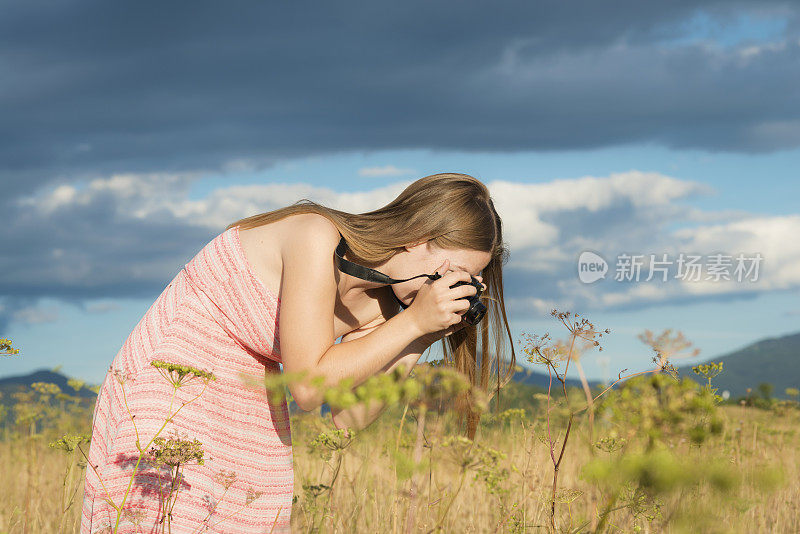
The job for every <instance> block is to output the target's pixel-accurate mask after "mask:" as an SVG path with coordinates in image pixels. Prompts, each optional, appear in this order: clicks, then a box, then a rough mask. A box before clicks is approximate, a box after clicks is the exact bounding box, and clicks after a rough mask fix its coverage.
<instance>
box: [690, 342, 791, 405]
mask: <svg viewBox="0 0 800 534" xmlns="http://www.w3.org/2000/svg"><path fill="white" fill-rule="evenodd" d="M720 361H721V362H724V365H723V367H722V374H720V375H719V376H718V377H716V378H714V379H713V380H712V384H714V386H715V387H717V388H718V389H719V391H718V393H721V392H723V391H725V390H728V391H730V393H731V397H732V398H736V397H744V396H745V395H747V388H752V389H753V391H752V392H751V395H753V396H757V395H758V385H759V384H760V383H761V382H769V383H770V384H772V385H773V386H774V387H775V389H774V392H773V396H774V397H777V398H787V396H786V394H785V393H784V390H785V389H786V388H790V387H791V388H800V333H797V334H791V335H787V336H782V337H776V338H766V339H762V340H760V341H756V342H755V343H753V344H751V345H747V346H746V347H744V348H742V349H739V350H737V351H734V352H731V353H728V354H723V355H722V356H718V357H716V358H710V359H708V360H706V361H705V362H702V363H707V362H720ZM693 365H697V364H696V363H695V364H692V365H686V366H683V367H678V371H679V372H680V374H681V376H689V377H691V378H693V379H695V380H697V381H698V382H700V381H701V379H700V378H699V377H697V375H695V374H694V373H693V372H692V366H693Z"/></svg>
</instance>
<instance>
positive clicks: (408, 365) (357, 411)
mask: <svg viewBox="0 0 800 534" xmlns="http://www.w3.org/2000/svg"><path fill="white" fill-rule="evenodd" d="M374 328H376V327H372V328H369V329H360V330H355V331H353V332H350V333H349V334H345V335H344V336H342V343H348V342H352V340H354V339H358V338H360V337H363V336H365V335H367V334H368V333H370V332H371V331H372V329H374ZM427 348H428V346H427V345H425V344H424V343H420V342H419V340H417V341H413V342H411V343H410V344H409V345H408V346H407V347H406V348H405V349H403V351H401V352H400V354H398V355H397V357H396V358H395V359H394V360H392V361H391V362H389V364H388V365H386V366H385V367H384V368H383V369H381V372H383V373H387V374H388V373H392V372H393V371H394V370H395V368H397V367H398V366H400V367H401V368H402V369H403V375H402V376H403V378H402V380H405V379H406V378H408V375H409V374H410V373H411V369H413V368H414V366H415V365H416V364H417V361H418V360H419V358H420V356H421V355H422V354H423V353H424V352H425V350H426V349H427ZM386 407H387V404H386V403H385V402H382V401H379V400H376V399H373V400H371V401H370V402H369V403H359V404H355V405H353V406H351V407H350V408H347V409H335V408H331V419H332V420H333V424H334V425H335V426H336V428H339V429H346V428H353V429H355V430H362V429H363V428H366V427H367V426H369V425H370V424H371V423H372V422H373V421H375V419H377V418H378V416H379V415H380V414H381V413H383V411H384V410H385V409H386Z"/></svg>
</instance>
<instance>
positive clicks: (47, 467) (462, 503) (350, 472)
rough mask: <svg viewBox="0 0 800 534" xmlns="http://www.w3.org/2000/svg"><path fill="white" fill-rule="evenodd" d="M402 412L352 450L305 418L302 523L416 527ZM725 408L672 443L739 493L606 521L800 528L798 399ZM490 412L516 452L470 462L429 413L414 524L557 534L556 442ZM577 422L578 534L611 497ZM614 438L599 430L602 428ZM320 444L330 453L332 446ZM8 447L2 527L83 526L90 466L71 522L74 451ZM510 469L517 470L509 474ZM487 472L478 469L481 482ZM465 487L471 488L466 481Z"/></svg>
mask: <svg viewBox="0 0 800 534" xmlns="http://www.w3.org/2000/svg"><path fill="white" fill-rule="evenodd" d="M395 408H397V409H392V410H390V411H388V412H387V413H386V414H385V415H384V416H383V417H382V418H381V419H379V420H378V421H377V422H376V423H375V424H373V425H372V426H370V427H369V428H367V429H365V430H364V431H363V432H361V433H359V434H358V435H356V436H355V438H354V439H353V440H352V442H350V444H349V446H347V447H346V448H344V449H340V450H330V449H325V448H324V447H323V448H322V449H320V448H317V449H312V448H310V447H309V446H308V444H309V443H310V442H311V441H312V440H313V439H314V438H316V437H317V436H318V435H319V434H320V433H321V432H328V434H329V435H330V434H331V431H332V430H333V425H332V424H331V422H330V418H329V417H328V418H320V417H319V416H318V415H316V414H298V415H295V416H293V420H292V429H293V442H294V455H295V494H296V496H297V501H296V502H295V504H294V507H293V510H292V516H293V517H292V524H293V529H294V531H295V532H310V531H314V532H332V533H333V532H343V533H344V532H347V533H350V532H404V531H405V527H406V519H407V517H408V512H409V510H408V504H409V499H408V495H407V492H408V488H409V485H410V480H409V479H408V478H405V479H404V478H403V474H405V475H408V474H409V473H410V471H409V470H408V469H409V468H408V466H407V465H406V464H403V462H402V461H400V462H399V463H398V460H397V459H396V457H395V456H393V455H392V451H394V450H395V449H398V450H399V451H400V452H401V453H403V452H405V455H406V456H410V455H411V450H412V449H413V446H414V442H415V439H416V428H415V425H414V421H413V418H411V417H409V415H407V416H406V420H405V422H404V430H403V433H402V434H401V435H400V441H399V447H398V440H397V437H398V426H399V424H398V423H399V420H400V414H401V413H402V411H401V410H399V407H395ZM720 412H721V414H722V417H723V420H724V429H723V432H722V433H721V434H720V435H719V436H716V437H713V438H710V439H708V440H707V441H705V442H704V443H703V444H702V445H700V446H694V445H690V442H689V441H688V440H685V441H684V442H683V443H680V444H678V445H676V446H675V447H674V448H673V449H672V451H673V452H675V453H676V454H677V455H678V457H680V458H683V459H685V460H687V463H688V465H701V464H703V463H705V462H709V461H712V460H722V461H724V462H726V463H727V464H729V465H730V468H731V470H733V471H734V472H735V473H738V474H740V475H741V476H742V481H741V484H739V485H737V486H736V487H735V488H733V489H732V490H731V491H729V492H716V491H714V490H713V489H712V485H711V484H709V483H706V482H701V483H700V484H699V485H696V487H685V488H682V489H680V490H679V491H675V492H672V493H665V494H663V495H660V496H659V501H658V502H659V503H660V505H661V512H662V518H661V519H654V521H653V522H652V523H650V522H649V521H648V520H647V519H646V518H644V516H643V515H640V516H639V518H638V519H636V518H635V515H634V513H632V510H631V508H621V509H619V510H616V511H614V512H612V514H611V515H610V519H609V521H608V523H607V525H606V528H607V529H608V530H607V531H609V532H637V531H641V532H746V533H751V532H798V531H800V519H798V518H800V482H798V479H797V477H796V476H794V475H795V474H797V473H798V467H799V466H798V454H797V451H798V435H797V432H796V430H797V428H798V426H797V424H798V411H797V410H796V409H795V408H791V409H788V410H784V413H776V412H775V411H766V410H758V409H754V408H750V407H748V408H746V409H745V408H743V407H739V406H724V407H720ZM486 419H487V423H485V424H482V425H481V429H480V431H479V434H478V436H477V437H476V441H475V443H476V444H477V445H483V446H484V447H488V448H490V449H494V450H497V451H499V452H501V453H505V454H506V455H507V456H506V457H505V458H497V461H496V462H492V459H493V458H492V457H491V456H486V457H484V458H483V460H484V463H481V460H480V458H477V459H475V460H474V461H473V462H472V464H471V467H468V468H467V469H466V470H464V471H462V470H461V468H460V466H459V465H458V464H457V463H456V461H455V460H456V456H457V455H456V456H454V455H453V454H452V450H453V446H450V447H447V446H444V445H443V442H444V440H445V439H446V438H447V437H448V436H452V435H454V432H453V429H452V427H451V423H452V421H451V419H450V416H449V415H446V414H445V415H441V416H440V415H437V414H432V413H429V414H428V418H427V424H426V426H425V432H424V443H426V445H425V447H424V449H423V450H424V453H423V456H422V459H423V461H422V463H421V466H420V471H419V472H418V474H417V476H418V482H419V494H418V499H417V502H416V505H415V507H414V510H415V519H416V529H415V530H414V531H415V532H431V531H435V529H436V527H437V525H438V526H439V531H441V532H540V531H541V532H546V531H547V527H548V524H549V521H548V511H549V506H550V504H549V492H550V490H551V485H552V462H551V460H550V449H549V448H548V447H547V445H546V444H545V442H544V441H542V440H541V439H540V438H539V437H537V436H540V437H541V436H542V434H543V429H544V427H543V421H542V420H541V419H540V418H539V419H537V420H533V419H532V418H531V416H530V415H529V414H528V415H527V416H526V417H525V419H520V418H518V417H511V418H510V419H509V420H508V421H506V422H505V423H504V424H503V425H502V426H501V425H499V424H498V423H495V422H488V419H489V418H486ZM601 428H602V427H601ZM573 431H576V434H575V435H574V441H572V442H571V446H569V447H568V448H567V451H566V453H565V459H564V461H563V463H562V466H561V472H560V475H559V488H560V490H559V505H558V509H557V519H556V524H557V525H558V527H559V530H561V531H568V529H567V528H566V527H567V526H568V525H571V526H572V528H573V529H575V528H576V527H579V526H580V525H581V524H583V523H584V522H585V521H589V524H587V525H586V526H584V527H583V528H582V529H580V530H577V531H578V532H591V531H592V530H591V520H590V518H591V517H592V515H593V514H595V513H596V512H595V506H597V507H598V509H601V508H602V506H603V503H605V502H606V499H607V498H608V496H607V495H606V494H603V493H601V491H600V489H599V487H598V485H597V484H595V483H591V482H589V481H587V480H586V479H585V478H583V477H582V476H581V468H582V467H583V466H584V465H586V464H587V463H588V462H589V461H590V460H591V458H592V452H591V450H590V448H589V447H588V446H587V444H586V435H585V432H586V425H585V424H581V423H579V424H577V426H574V427H573ZM602 434H603V432H602V430H601V431H600V432H599V433H598V435H602ZM334 438H335V436H334ZM334 441H335V439H334ZM456 445H457V443H456ZM322 450H327V451H328V453H330V454H329V455H324V454H321V451H322ZM0 451H2V454H0V470H2V473H3V484H2V489H1V491H2V496H0V531H2V532H9V533H15V532H58V531H59V529H60V528H63V531H64V532H77V531H78V529H77V526H78V522H79V514H80V506H81V498H82V495H81V488H80V487H79V486H80V483H81V481H82V471H81V470H76V471H75V472H73V473H72V475H71V478H69V479H68V480H67V484H68V485H70V484H72V485H75V487H76V488H77V493H76V495H75V500H74V504H73V505H72V506H71V507H70V508H69V510H68V511H67V512H66V514H64V516H63V517H64V521H63V525H62V513H61V503H62V502H65V501H64V499H65V494H64V473H65V472H66V470H67V467H68V465H69V464H70V462H71V458H72V457H71V456H70V455H69V454H66V453H64V452H63V451H59V450H54V449H52V448H50V447H49V446H48V440H47V439H46V438H45V436H42V437H39V438H14V437H12V436H9V435H8V434H7V435H6V439H4V440H3V441H2V443H0ZM462 452H463V450H462ZM594 454H595V455H596V456H598V457H603V456H606V457H607V456H610V455H613V454H618V453H613V452H612V453H606V452H603V451H600V450H599V449H596V448H595V452H594ZM328 456H330V457H329V458H328ZM340 457H341V467H340V468H339V471H338V475H337V476H336V479H335V481H334V482H333V484H332V489H331V490H330V491H328V490H326V489H325V486H326V485H331V479H332V475H333V471H334V469H335V467H336V465H337V463H338V460H339V458H340ZM461 457H462V458H463V454H462V456H461ZM397 465H400V467H401V468H400V470H399V471H400V477H399V478H398V476H397V475H396V472H395V466H397ZM768 466H773V467H775V468H778V469H779V470H780V471H782V472H783V473H785V474H786V475H787V477H786V480H785V483H784V484H781V483H776V485H775V486H774V487H772V488H771V487H770V486H768V485H767V486H765V485H764V484H765V482H764V481H763V480H762V479H764V478H766V479H767V482H769V477H764V476H763V475H764V473H765V472H768V471H765V469H766V468H767V467H768ZM504 469H505V470H507V476H503V473H504V471H503V470H504ZM476 473H479V474H478V476H477V479H475V475H476ZM481 474H482V475H483V476H481ZM493 474H494V475H495V476H498V478H497V480H496V481H495V484H491V479H492V475H493ZM462 478H463V480H462ZM487 479H488V480H489V481H490V482H489V483H487ZM759 480H761V482H759ZM459 484H461V488H460V490H459V491H457V488H458V487H459ZM314 486H316V488H314ZM575 490H577V491H575ZM315 494H316V496H315ZM454 494H455V497H454ZM453 497H454V498H453ZM67 499H68V497H67ZM451 499H452V504H450V501H451ZM618 504H619V502H618ZM643 505H644V506H643V508H642V512H643V513H644V514H646V513H647V511H648V510H650V511H652V507H650V508H648V506H647V503H646V502H645V503H643ZM667 517H669V519H668V521H667V520H666V518H667ZM562 529H563V530H562Z"/></svg>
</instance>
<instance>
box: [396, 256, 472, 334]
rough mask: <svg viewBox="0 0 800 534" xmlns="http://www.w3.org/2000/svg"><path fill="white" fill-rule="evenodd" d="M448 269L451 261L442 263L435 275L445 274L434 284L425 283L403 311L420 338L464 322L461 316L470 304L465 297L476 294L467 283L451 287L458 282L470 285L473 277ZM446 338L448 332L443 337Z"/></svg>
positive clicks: (431, 282)
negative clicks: (410, 318)
mask: <svg viewBox="0 0 800 534" xmlns="http://www.w3.org/2000/svg"><path fill="white" fill-rule="evenodd" d="M449 266H450V260H444V263H443V264H442V265H440V266H439V268H438V269H436V273H437V274H441V273H445V274H444V275H443V276H442V277H441V278H439V279H438V280H435V281H432V280H430V279H428V280H426V281H425V283H424V284H423V285H422V286H421V287H420V288H419V291H417V295H416V296H415V297H414V301H413V302H412V303H411V305H410V306H409V307H408V309H407V310H406V311H405V313H408V314H409V315H411V317H412V319H413V320H414V322H415V323H416V326H417V327H418V329H419V332H421V333H422V335H423V336H424V335H427V334H431V333H436V332H439V331H442V330H445V331H446V330H447V329H448V328H449V327H451V326H454V325H458V324H459V323H460V322H461V321H462V319H463V313H464V312H465V311H467V310H468V309H469V301H468V300H467V299H465V298H464V297H471V296H473V295H475V294H476V293H477V290H476V289H475V287H474V286H472V285H470V284H469V283H467V284H464V285H460V286H458V287H451V286H453V285H454V284H456V283H457V282H459V281H464V282H470V281H472V277H471V276H470V274H469V273H468V272H466V271H448V267H449ZM446 334H447V332H445V333H443V334H442V336H443V335H446ZM440 337H441V336H440Z"/></svg>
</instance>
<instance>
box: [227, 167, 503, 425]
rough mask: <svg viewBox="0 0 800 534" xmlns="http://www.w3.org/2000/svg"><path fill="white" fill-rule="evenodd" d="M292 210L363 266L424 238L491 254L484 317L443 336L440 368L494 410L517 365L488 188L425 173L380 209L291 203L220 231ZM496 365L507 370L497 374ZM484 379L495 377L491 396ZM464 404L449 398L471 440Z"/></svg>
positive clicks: (469, 411)
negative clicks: (325, 224)
mask: <svg viewBox="0 0 800 534" xmlns="http://www.w3.org/2000/svg"><path fill="white" fill-rule="evenodd" d="M297 213H317V214H320V215H323V216H324V217H327V218H328V219H329V220H330V221H331V222H332V223H333V224H334V225H335V226H336V227H337V228H338V229H339V232H341V234H342V236H344V238H345V240H346V241H347V246H348V251H349V252H350V254H351V255H352V261H354V262H356V263H360V264H362V265H365V266H367V267H370V266H374V265H377V264H380V263H382V262H384V261H386V260H388V259H389V258H391V257H392V256H393V255H394V254H396V253H397V252H398V251H399V250H400V249H402V248H403V246H404V245H406V244H409V243H418V242H424V241H428V240H430V242H431V243H432V244H434V245H436V246H437V247H440V248H443V249H470V250H478V251H481V252H490V253H491V260H490V261H489V263H488V265H487V266H486V268H485V269H484V270H483V271H482V272H481V273H480V275H481V277H482V278H483V283H484V284H485V285H486V290H485V291H484V292H483V294H482V296H481V298H482V302H483V303H484V304H485V305H486V308H487V309H486V315H485V316H484V318H483V320H482V321H481V322H480V323H479V324H477V325H475V326H467V327H465V328H462V329H460V330H459V331H457V332H455V333H453V334H451V335H450V336H447V337H445V338H442V353H443V355H444V363H445V365H450V366H452V367H454V368H455V369H457V370H458V371H460V372H461V373H463V374H464V375H466V377H467V378H468V379H469V381H470V383H471V384H472V385H473V386H476V387H478V388H480V389H481V390H482V391H483V392H485V393H486V394H487V396H488V398H489V399H491V398H492V397H493V396H494V394H495V393H497V401H496V409H497V410H498V411H499V409H500V389H501V388H502V387H503V386H505V384H507V383H508V382H509V381H510V380H511V378H512V376H513V373H514V368H515V366H516V355H515V353H514V342H513V338H512V335H511V330H510V328H509V326H508V319H507V317H506V310H505V304H504V301H503V264H505V263H506V262H507V261H508V254H509V251H508V249H507V248H506V246H505V244H504V243H503V231H502V229H503V226H502V221H501V220H500V216H499V215H498V214H497V211H496V210H495V208H494V203H493V202H492V199H491V196H490V195H489V190H488V189H487V187H486V186H485V185H484V184H483V183H482V182H481V181H480V180H477V179H476V178H473V177H472V176H469V175H467V174H459V173H440V174H432V175H430V176H425V177H424V178H420V179H419V180H417V181H415V182H414V183H412V184H411V185H409V186H408V187H406V188H405V189H404V190H403V192H402V193H400V195H398V197H397V198H396V199H394V200H393V201H392V202H390V203H389V204H387V205H386V206H384V207H382V208H380V209H377V210H374V211H369V212H366V213H358V214H353V213H347V212H344V211H339V210H335V209H332V208H328V207H326V206H322V205H320V204H318V203H316V202H313V201H311V200H308V199H305V198H304V199H301V200H299V201H298V202H296V203H295V204H293V205H291V206H286V207H284V208H280V209H277V210H274V211H269V212H266V213H260V214H258V215H253V216H250V217H246V218H244V219H240V220H238V221H236V222H234V223H231V224H230V225H228V227H227V228H228V229H229V228H232V227H234V226H239V227H240V228H243V229H246V228H253V227H256V226H261V225H264V224H268V223H271V222H274V221H277V220H280V219H283V218H285V217H288V216H290V215H294V214H297ZM484 297H485V298H484ZM502 330H505V332H502ZM506 333H507V334H508V339H509V341H510V342H511V343H510V345H511V357H510V358H509V359H508V360H506V361H505V362H504V361H503V358H502V355H503V354H505V334H506ZM490 334H492V338H493V340H492V341H493V342H492V344H490ZM479 338H480V340H481V345H480V346H481V350H480V351H478V339H479ZM479 354H480V358H479V357H478V355H479ZM503 363H505V364H506V365H504V366H503V370H502V373H501V369H500V367H501V365H502V364H503ZM501 374H502V376H501ZM491 375H494V377H493V378H494V380H493V382H494V384H493V387H492V391H490V379H491V378H492V377H491ZM470 399H471V397H469V395H467V394H463V395H461V396H459V398H457V399H455V408H456V411H457V412H458V415H459V417H458V424H459V426H460V425H461V424H463V421H464V419H465V418H466V422H467V425H466V435H467V436H468V437H469V438H470V439H474V438H475V432H476V430H477V426H478V423H479V422H480V412H478V411H476V410H475V409H474V406H473V404H472V401H471V400H470Z"/></svg>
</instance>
